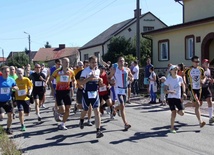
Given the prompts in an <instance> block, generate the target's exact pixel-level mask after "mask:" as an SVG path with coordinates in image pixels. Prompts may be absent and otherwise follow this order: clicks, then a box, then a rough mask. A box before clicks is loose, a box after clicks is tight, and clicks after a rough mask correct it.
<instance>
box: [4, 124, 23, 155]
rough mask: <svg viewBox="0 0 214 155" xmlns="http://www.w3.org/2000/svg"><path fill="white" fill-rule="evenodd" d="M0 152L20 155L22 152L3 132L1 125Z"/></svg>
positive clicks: (8, 154)
mask: <svg viewBox="0 0 214 155" xmlns="http://www.w3.org/2000/svg"><path fill="white" fill-rule="evenodd" d="M0 154H2V155H21V154H22V153H21V152H20V151H19V150H18V149H17V145H16V144H15V143H14V142H13V140H11V139H10V138H9V137H8V135H7V134H6V133H5V131H4V129H3V127H2V126H0Z"/></svg>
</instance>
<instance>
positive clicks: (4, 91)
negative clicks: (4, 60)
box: [0, 66, 19, 134]
mask: <svg viewBox="0 0 214 155" xmlns="http://www.w3.org/2000/svg"><path fill="white" fill-rule="evenodd" d="M1 71H2V76H0V108H3V109H4V110H5V112H6V113H7V116H8V119H7V129H6V133H7V134H12V133H13V132H12V130H11V129H10V127H11V124H12V118H13V116H12V114H13V106H12V98H11V89H12V90H16V91H18V89H19V88H18V87H17V86H16V82H15V81H14V79H12V78H10V77H9V74H10V69H9V67H8V66H4V67H2V68H1Z"/></svg>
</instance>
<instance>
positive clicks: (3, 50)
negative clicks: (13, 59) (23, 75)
mask: <svg viewBox="0 0 214 155" xmlns="http://www.w3.org/2000/svg"><path fill="white" fill-rule="evenodd" d="M0 49H2V58H3V63H4V49H3V48H1V47H0Z"/></svg>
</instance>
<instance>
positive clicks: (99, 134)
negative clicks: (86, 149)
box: [96, 131, 104, 138]
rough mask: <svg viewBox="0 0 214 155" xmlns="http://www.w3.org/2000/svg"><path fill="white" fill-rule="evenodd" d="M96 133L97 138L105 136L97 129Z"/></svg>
mask: <svg viewBox="0 0 214 155" xmlns="http://www.w3.org/2000/svg"><path fill="white" fill-rule="evenodd" d="M96 135H97V138H101V137H103V136H104V135H103V133H102V132H101V131H97V133H96Z"/></svg>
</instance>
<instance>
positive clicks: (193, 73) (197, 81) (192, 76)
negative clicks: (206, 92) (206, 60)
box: [185, 56, 206, 128]
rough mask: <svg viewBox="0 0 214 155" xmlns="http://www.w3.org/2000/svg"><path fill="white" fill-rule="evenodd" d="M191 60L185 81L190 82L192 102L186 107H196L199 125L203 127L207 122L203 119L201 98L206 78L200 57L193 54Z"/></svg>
mask: <svg viewBox="0 0 214 155" xmlns="http://www.w3.org/2000/svg"><path fill="white" fill-rule="evenodd" d="M191 60H192V66H191V67H190V68H188V69H187V70H186V71H185V83H186V84H188V86H187V87H188V89H189V92H190V95H191V101H192V103H187V104H186V105H185V107H188V106H193V107H195V114H196V117H197V119H198V122H199V125H200V127H201V128H202V127H204V125H205V124H206V123H205V122H204V121H202V119H201V111H200V100H201V90H202V84H203V83H205V80H206V78H205V75H204V69H203V68H201V67H200V66H199V62H200V61H199V57H198V56H193V57H192V59H191Z"/></svg>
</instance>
